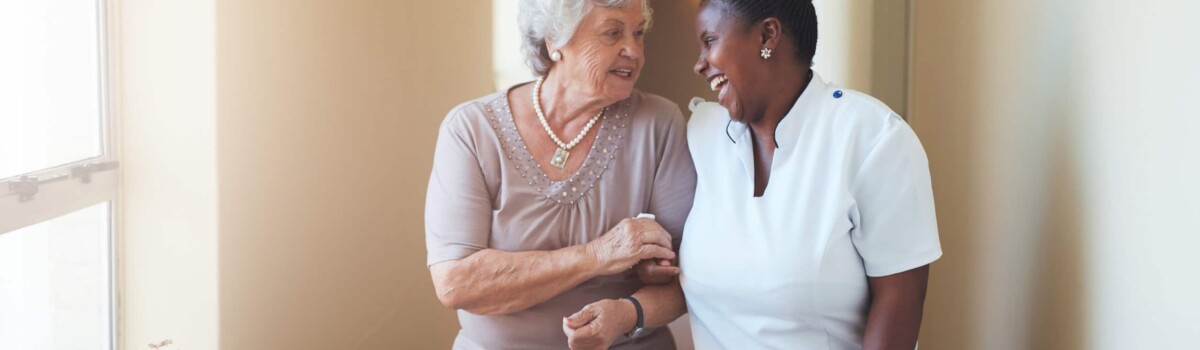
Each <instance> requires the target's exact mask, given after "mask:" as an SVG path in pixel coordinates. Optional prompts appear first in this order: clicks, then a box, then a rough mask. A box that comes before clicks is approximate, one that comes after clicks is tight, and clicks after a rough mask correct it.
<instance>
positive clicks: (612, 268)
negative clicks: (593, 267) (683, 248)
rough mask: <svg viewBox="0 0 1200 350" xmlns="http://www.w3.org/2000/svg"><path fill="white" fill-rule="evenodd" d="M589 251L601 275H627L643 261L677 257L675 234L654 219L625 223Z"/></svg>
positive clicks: (597, 241) (626, 220)
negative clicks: (673, 241) (625, 273)
mask: <svg viewBox="0 0 1200 350" xmlns="http://www.w3.org/2000/svg"><path fill="white" fill-rule="evenodd" d="M585 248H586V251H587V252H588V254H589V255H590V256H591V257H592V258H593V259H595V260H596V262H597V264H598V265H599V266H598V269H599V273H600V274H601V275H613V274H617V273H621V272H624V271H626V270H629V269H630V268H633V266H634V265H636V264H637V263H638V262H639V261H642V260H651V259H668V260H669V259H674V258H675V252H674V251H672V250H671V235H670V234H668V233H667V231H666V230H664V229H663V228H662V226H659V225H658V223H657V222H655V221H654V220H652V219H625V220H621V223H619V224H617V226H616V227H613V229H612V230H609V231H608V232H607V233H605V234H604V235H603V236H600V238H599V239H597V240H594V241H591V242H588V244H587V245H586V246H585Z"/></svg>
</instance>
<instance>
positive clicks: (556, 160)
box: [533, 76, 608, 169]
mask: <svg viewBox="0 0 1200 350" xmlns="http://www.w3.org/2000/svg"><path fill="white" fill-rule="evenodd" d="M545 81H546V77H544V76H543V77H539V78H538V80H537V83H535V84H534V85H533V110H534V111H535V112H537V116H538V121H541V122H542V128H543V129H546V134H549V135H550V139H551V140H554V143H555V144H558V149H557V150H555V151H554V156H553V157H550V165H553V166H554V167H555V168H559V169H562V168H563V167H565V166H567V158H569V157H570V156H571V148H574V147H575V145H578V144H579V141H583V136H584V135H587V133H588V131H590V130H592V126H593V125H596V121H597V120H600V117H601V116H603V115H604V111H606V110H608V108H604V109H601V110H600V113H596V116H595V117H592V120H589V121H588V123H587V125H585V126H584V127H583V131H580V132H579V135H576V136H575V139H574V140H571V143H563V142H562V140H561V139H559V138H558V135H557V134H555V133H554V130H550V123H549V122H547V121H546V114H545V113H544V112H542V99H541V97H540V95H541V94H542V83H543V82H545Z"/></svg>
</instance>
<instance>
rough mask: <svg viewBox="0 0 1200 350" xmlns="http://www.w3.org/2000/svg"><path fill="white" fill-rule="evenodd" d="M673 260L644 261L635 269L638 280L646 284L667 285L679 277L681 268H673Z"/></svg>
mask: <svg viewBox="0 0 1200 350" xmlns="http://www.w3.org/2000/svg"><path fill="white" fill-rule="evenodd" d="M672 265H673V264H672V262H671V260H666V259H651V260H642V261H641V262H639V263H638V264H637V266H636V267H634V270H636V271H637V275H638V279H641V280H642V283H645V284H667V283H670V282H671V281H672V280H674V279H675V276H679V267H678V266H672Z"/></svg>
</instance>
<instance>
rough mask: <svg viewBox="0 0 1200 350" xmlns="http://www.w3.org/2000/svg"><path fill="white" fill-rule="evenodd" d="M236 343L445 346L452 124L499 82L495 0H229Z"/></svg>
mask: <svg viewBox="0 0 1200 350" xmlns="http://www.w3.org/2000/svg"><path fill="white" fill-rule="evenodd" d="M217 20H218V22H217V23H218V26H217V42H218V44H219V46H218V50H217V51H218V56H217V57H218V59H217V63H218V64H217V67H218V100H219V101H220V108H219V111H218V112H219V113H218V115H219V116H220V117H219V122H218V126H219V128H218V135H219V140H218V141H219V142H218V160H219V168H220V176H219V179H220V194H221V196H220V216H221V224H220V242H221V245H220V247H221V250H220V276H221V289H220V292H221V336H222V338H221V348H222V349H225V350H238V349H398V348H407V349H444V348H448V347H449V344H450V343H451V342H452V341H453V338H454V334H455V333H456V331H457V322H456V321H455V316H454V314H453V312H452V311H450V310H448V309H445V308H443V307H442V306H441V305H440V304H439V303H438V302H437V299H436V298H435V295H434V292H433V287H432V285H431V282H430V279H429V274H428V271H427V269H426V268H425V263H424V261H425V245H424V241H425V240H424V229H423V228H422V227H423V216H422V213H423V211H424V210H423V208H424V197H425V184H426V183H427V181H428V176H429V169H431V159H432V156H433V144H434V140H435V137H436V134H437V127H438V125H439V124H440V122H441V120H442V118H443V117H444V116H445V114H446V112H448V111H449V110H450V108H451V107H453V106H454V105H455V104H457V103H460V102H465V101H466V100H468V99H471V98H475V97H478V96H482V95H484V94H485V93H488V92H490V90H491V70H490V67H491V65H490V62H489V57H490V55H491V46H490V44H489V43H490V40H491V36H490V34H489V31H490V28H491V6H466V5H465V4H464V3H462V2H454V1H365V0H358V1H305V2H295V1H283V0H278V1H270V0H259V1H245V0H226V1H220V2H219V5H218V11H217Z"/></svg>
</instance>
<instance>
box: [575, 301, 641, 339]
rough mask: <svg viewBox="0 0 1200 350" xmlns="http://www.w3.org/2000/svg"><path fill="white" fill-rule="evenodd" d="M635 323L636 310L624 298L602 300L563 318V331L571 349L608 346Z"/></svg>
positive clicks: (631, 328)
mask: <svg viewBox="0 0 1200 350" xmlns="http://www.w3.org/2000/svg"><path fill="white" fill-rule="evenodd" d="M636 324H637V309H635V308H634V306H633V303H631V302H629V301H627V300H613V299H608V300H601V301H597V302H594V303H591V304H588V305H587V306H584V307H583V309H581V310H579V312H576V313H575V314H574V315H571V316H570V317H567V318H564V319H563V333H566V334H567V345H568V346H570V348H571V349H572V350H592V349H608V347H609V346H611V345H612V343H613V342H614V341H616V340H617V337H620V336H621V334H625V333H627V332H629V331H630V330H633V327H634V326H635V325H636Z"/></svg>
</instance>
